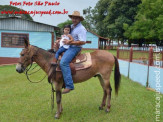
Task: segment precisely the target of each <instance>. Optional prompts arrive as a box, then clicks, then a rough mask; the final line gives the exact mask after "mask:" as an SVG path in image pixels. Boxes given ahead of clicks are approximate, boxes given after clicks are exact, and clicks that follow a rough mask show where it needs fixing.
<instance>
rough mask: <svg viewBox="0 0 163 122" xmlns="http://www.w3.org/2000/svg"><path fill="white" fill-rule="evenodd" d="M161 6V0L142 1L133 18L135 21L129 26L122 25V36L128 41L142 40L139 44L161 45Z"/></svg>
mask: <svg viewBox="0 0 163 122" xmlns="http://www.w3.org/2000/svg"><path fill="white" fill-rule="evenodd" d="M162 5H163V1H162V0H142V3H141V4H140V5H139V9H138V12H137V15H136V17H135V20H136V21H135V22H134V23H133V24H132V25H131V26H130V25H128V24H124V29H125V30H126V32H125V33H124V36H126V37H127V38H129V39H137V40H144V41H141V42H142V43H143V42H145V43H146V44H149V43H156V44H157V45H163V42H162V40H163V15H162V13H163V9H161V8H162ZM159 8H160V9H159ZM140 45H142V44H140Z"/></svg>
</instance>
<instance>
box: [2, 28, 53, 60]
mask: <svg viewBox="0 0 163 122" xmlns="http://www.w3.org/2000/svg"><path fill="white" fill-rule="evenodd" d="M1 32H9V33H29V40H30V44H31V45H35V46H38V47H40V48H43V49H50V48H51V38H52V36H51V33H50V32H29V31H28V32H27V31H24V32H23V31H4V30H0V57H16V58H17V57H19V54H20V52H21V50H22V48H9V47H1Z"/></svg>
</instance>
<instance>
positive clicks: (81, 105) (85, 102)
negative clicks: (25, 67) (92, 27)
mask: <svg viewBox="0 0 163 122" xmlns="http://www.w3.org/2000/svg"><path fill="white" fill-rule="evenodd" d="M112 53H115V51H113V52H112ZM43 76H44V73H43V72H40V73H39V74H36V75H34V76H32V79H33V80H39V79H41V78H42V77H43ZM111 83H112V88H113V92H112V101H111V105H112V106H111V111H110V112H109V113H105V111H104V110H103V111H99V110H98V107H99V105H100V104H101V100H102V88H101V86H100V83H99V81H98V79H97V78H92V79H90V80H88V81H87V82H83V83H79V84H75V90H74V91H72V92H70V93H69V94H65V95H63V97H62V104H63V114H62V116H61V118H60V120H56V121H58V122H69V121H70V122H108V121H109V122H154V121H155V92H153V91H148V90H146V88H145V87H143V86H141V85H140V84H138V83H136V82H133V81H131V80H129V79H128V78H126V77H124V76H122V79H121V86H120V90H119V95H118V97H116V96H115V93H114V80H113V74H112V76H111ZM50 95H51V86H50V84H49V83H48V81H47V80H46V79H45V80H44V81H43V82H41V83H39V84H33V83H30V82H28V80H27V79H26V77H25V75H24V74H18V73H17V72H16V71H15V65H12V66H2V67H0V121H1V122H16V121H23V122H24V121H25V122H31V121H32V122H34V121H39V122H51V121H54V114H55V112H56V103H55V108H54V110H53V111H51V98H50ZM162 96H163V95H162ZM162 98H163V97H162ZM160 104H161V106H163V100H162V99H161V103H160ZM161 115H162V116H163V110H162V109H161ZM161 120H162V121H163V118H161Z"/></svg>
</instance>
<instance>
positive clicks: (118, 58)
mask: <svg viewBox="0 0 163 122" xmlns="http://www.w3.org/2000/svg"><path fill="white" fill-rule="evenodd" d="M117 59H119V47H117Z"/></svg>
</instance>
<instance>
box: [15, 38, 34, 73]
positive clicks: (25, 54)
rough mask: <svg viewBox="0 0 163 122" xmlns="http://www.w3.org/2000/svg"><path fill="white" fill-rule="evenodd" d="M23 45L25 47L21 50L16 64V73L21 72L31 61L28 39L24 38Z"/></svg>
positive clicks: (30, 48) (31, 53)
mask: <svg viewBox="0 0 163 122" xmlns="http://www.w3.org/2000/svg"><path fill="white" fill-rule="evenodd" d="M24 46H25V48H24V49H23V50H22V51H21V53H20V58H19V62H18V64H17V65H16V71H17V72H18V73H23V72H24V71H25V69H26V68H27V67H28V66H29V65H30V64H31V63H32V58H33V52H32V51H31V50H32V46H30V44H29V41H28V40H27V39H24Z"/></svg>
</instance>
